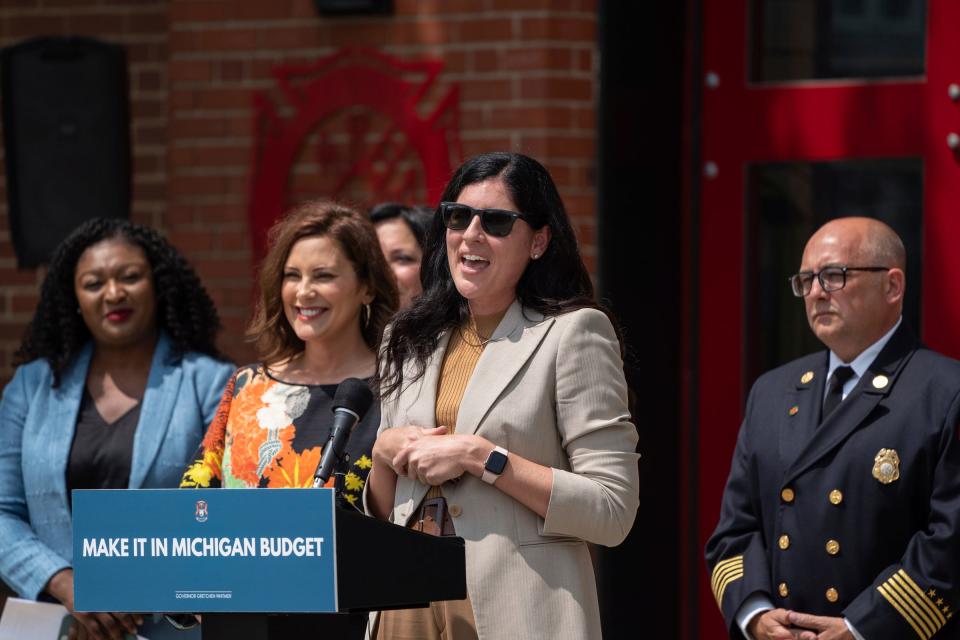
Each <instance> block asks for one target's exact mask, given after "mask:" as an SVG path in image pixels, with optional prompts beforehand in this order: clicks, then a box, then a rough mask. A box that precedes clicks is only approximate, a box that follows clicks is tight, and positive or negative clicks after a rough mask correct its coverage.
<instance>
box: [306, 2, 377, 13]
mask: <svg viewBox="0 0 960 640" xmlns="http://www.w3.org/2000/svg"><path fill="white" fill-rule="evenodd" d="M313 5H314V6H315V7H316V8H317V13H319V14H320V15H325V16H344V15H353V14H390V13H393V0H313Z"/></svg>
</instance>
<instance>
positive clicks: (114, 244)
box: [0, 219, 233, 640]
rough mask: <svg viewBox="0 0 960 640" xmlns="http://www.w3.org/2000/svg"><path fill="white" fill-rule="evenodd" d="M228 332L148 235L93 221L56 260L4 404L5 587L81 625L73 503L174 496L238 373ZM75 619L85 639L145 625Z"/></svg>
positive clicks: (163, 628)
mask: <svg viewBox="0 0 960 640" xmlns="http://www.w3.org/2000/svg"><path fill="white" fill-rule="evenodd" d="M219 326H220V323H219V320H218V319H217V312H216V309H215V308H214V306H213V302H212V301H211V300H210V298H209V296H208V295H207V293H206V291H204V289H203V286H202V285H201V284H200V280H199V279H198V278H197V275H196V274H195V273H194V271H193V269H192V268H191V267H190V266H189V265H188V264H187V263H186V261H185V260H184V259H183V257H182V256H181V255H180V254H179V253H178V252H177V251H176V250H175V249H174V248H173V247H172V246H170V245H169V244H168V243H167V242H166V241H165V240H164V239H163V238H162V237H161V236H160V235H159V234H158V233H157V232H155V231H153V230H151V229H147V228H145V227H142V226H140V225H136V224H132V223H130V222H127V221H124V220H116V219H96V220H92V221H90V222H88V223H86V224H84V225H83V226H81V227H80V228H79V229H77V230H76V231H74V232H73V234H71V235H70V236H69V237H68V238H67V239H66V240H64V241H63V243H61V245H60V246H59V247H58V248H57V250H56V252H55V253H54V255H53V258H52V260H51V262H50V269H49V271H48V272H47V275H46V278H45V279H44V282H43V289H42V291H41V294H40V302H39V304H38V305H37V310H36V312H35V314H34V316H33V320H32V321H31V322H30V325H29V326H28V327H27V331H26V335H25V337H24V339H23V342H22V343H21V344H20V349H19V351H17V359H18V361H19V363H20V366H19V367H18V368H17V371H16V373H15V375H14V377H13V380H12V381H11V382H10V384H8V385H7V387H6V388H5V389H4V392H3V400H2V401H0V549H2V550H3V551H2V553H0V575H2V577H3V580H4V581H5V582H6V583H7V584H8V585H10V586H11V587H13V588H14V589H15V590H16V591H17V592H18V593H19V594H21V595H22V596H23V597H26V598H33V599H36V598H38V597H39V598H44V597H48V598H49V597H51V596H52V597H53V598H55V599H56V600H58V601H59V602H61V603H63V605H64V606H65V607H66V608H67V609H69V610H70V611H71V612H73V570H72V569H71V568H70V563H71V560H72V557H73V540H72V529H71V516H70V490H71V489H123V488H128V487H129V488H157V487H175V486H176V485H177V480H178V478H179V475H180V471H181V470H182V468H183V465H184V464H186V462H187V461H188V460H189V457H190V454H191V452H192V451H193V450H194V449H195V448H196V446H197V444H198V443H199V442H200V438H201V437H202V435H203V431H204V427H206V425H207V424H209V422H210V420H211V419H212V418H213V415H214V410H215V409H216V406H217V399H218V398H219V397H220V394H221V392H222V391H223V387H224V384H225V383H226V381H227V379H228V378H229V377H230V372H231V371H232V370H233V367H232V366H231V365H229V364H227V363H225V362H223V361H221V360H220V357H219V355H218V354H217V350H216V347H215V344H214V338H215V335H216V332H217V330H218V328H219ZM74 616H75V617H76V618H77V619H78V620H79V622H80V623H81V625H82V626H81V627H78V628H77V629H75V630H74V631H72V632H71V633H72V634H75V635H78V636H79V637H81V638H85V637H87V638H94V639H100V638H120V637H121V635H122V633H123V632H125V631H127V632H136V630H137V629H136V627H137V625H138V623H139V622H140V619H139V616H132V615H130V614H123V613H115V614H110V613H83V614H81V613H74ZM141 632H142V633H143V634H144V635H146V636H147V637H149V638H151V639H152V640H159V639H160V638H163V637H166V636H168V635H170V634H172V633H176V630H174V629H173V628H171V627H169V625H167V624H166V623H165V622H160V624H159V625H157V626H153V625H152V624H151V623H149V622H148V623H147V624H145V625H144V626H143V627H141ZM71 637H73V636H71ZM180 637H183V636H182V635H181V636H180Z"/></svg>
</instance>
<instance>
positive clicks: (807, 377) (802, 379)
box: [800, 371, 813, 384]
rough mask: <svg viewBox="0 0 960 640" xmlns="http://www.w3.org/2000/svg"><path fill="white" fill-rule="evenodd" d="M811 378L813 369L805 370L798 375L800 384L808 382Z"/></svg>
mask: <svg viewBox="0 0 960 640" xmlns="http://www.w3.org/2000/svg"><path fill="white" fill-rule="evenodd" d="M811 380H813V371H807V372H806V373H805V374H803V375H802V376H800V382H801V383H802V384H808V383H809V382H810V381H811Z"/></svg>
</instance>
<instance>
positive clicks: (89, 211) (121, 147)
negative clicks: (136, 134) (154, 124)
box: [0, 37, 130, 268]
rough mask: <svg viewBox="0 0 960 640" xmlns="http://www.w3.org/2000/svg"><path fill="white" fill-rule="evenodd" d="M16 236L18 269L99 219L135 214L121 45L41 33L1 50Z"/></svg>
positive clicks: (12, 225) (11, 213) (40, 259)
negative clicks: (131, 189) (43, 36)
mask: <svg viewBox="0 0 960 640" xmlns="http://www.w3.org/2000/svg"><path fill="white" fill-rule="evenodd" d="M0 74H2V76H0V78H2V84H0V91H2V101H3V136H4V152H5V157H6V165H7V198H8V203H9V219H10V232H11V237H12V240H13V246H14V250H15V252H16V255H17V263H18V265H19V266H20V267H21V268H29V267H36V266H38V265H41V264H44V263H46V262H47V261H48V260H49V259H50V255H51V253H52V252H53V250H54V249H55V248H56V246H57V244H59V243H60V241H61V240H63V238H64V237H66V236H67V235H68V234H69V233H70V232H71V231H72V230H73V229H75V228H76V227H77V226H78V225H80V224H81V223H83V222H84V221H86V220H89V219H90V218H94V217H112V218H128V217H129V216H130V112H129V98H128V90H127V86H128V85H127V62H126V54H125V52H124V50H123V49H122V48H121V47H119V46H117V45H113V44H107V43H104V42H99V41H97V40H91V39H87V38H64V37H50V38H34V39H31V40H27V41H25V42H22V43H20V44H17V45H14V46H11V47H7V48H5V49H3V50H2V52H0Z"/></svg>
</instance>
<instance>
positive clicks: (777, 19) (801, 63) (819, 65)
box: [750, 0, 927, 82]
mask: <svg viewBox="0 0 960 640" xmlns="http://www.w3.org/2000/svg"><path fill="white" fill-rule="evenodd" d="M750 13H751V15H750V23H751V24H750V27H751V34H750V35H751V39H752V43H753V46H752V49H753V50H752V52H751V60H750V80H751V81H752V82H790V81H795V80H827V79H837V78H860V79H869V78H892V77H903V76H920V75H923V74H924V55H925V51H926V29H925V26H926V15H927V3H926V0H752V2H751V11H750Z"/></svg>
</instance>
